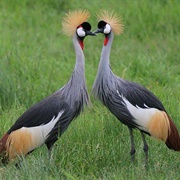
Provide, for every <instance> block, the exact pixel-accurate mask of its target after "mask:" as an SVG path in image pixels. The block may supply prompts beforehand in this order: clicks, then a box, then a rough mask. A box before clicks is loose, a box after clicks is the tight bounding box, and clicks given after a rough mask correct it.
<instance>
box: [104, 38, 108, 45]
mask: <svg viewBox="0 0 180 180" xmlns="http://www.w3.org/2000/svg"><path fill="white" fill-rule="evenodd" d="M107 43H108V37H105V39H104V46H106V45H107Z"/></svg>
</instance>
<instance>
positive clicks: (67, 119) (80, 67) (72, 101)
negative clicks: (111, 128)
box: [0, 10, 95, 161]
mask: <svg viewBox="0 0 180 180" xmlns="http://www.w3.org/2000/svg"><path fill="white" fill-rule="evenodd" d="M89 17H90V13H89V12H88V11H87V10H75V11H72V12H71V11H70V12H68V13H66V15H65V16H64V18H63V21H62V28H63V32H64V33H65V34H66V35H68V36H71V37H72V39H73V45H74V49H75V54H76V64H75V67H74V71H73V73H72V76H71V78H70V80H69V81H68V82H67V84H66V85H65V86H63V87H62V88H61V89H59V90H58V91H56V92H55V93H54V94H52V95H50V96H48V97H47V98H45V99H44V100H42V101H40V102H39V103H37V104H35V105H33V106H32V107H31V108H29V109H28V110H27V111H25V112H24V113H23V114H22V115H21V116H20V117H19V118H18V119H17V121H16V122H15V123H14V125H13V126H12V127H11V128H10V129H9V130H8V131H7V132H6V133H5V134H4V136H3V137H2V138H1V139H0V154H1V156H2V160H3V161H5V160H7V161H12V160H14V159H15V157H16V156H21V155H26V154H29V153H30V152H32V151H33V150H35V149H36V148H38V147H40V146H42V145H43V144H46V146H47V148H48V150H49V153H50V152H51V149H52V147H53V145H54V143H55V142H56V141H57V140H58V137H59V136H61V135H62V134H63V132H64V131H65V130H66V129H67V128H68V126H69V124H70V123H71V121H72V120H73V119H75V118H76V117H77V116H78V115H79V114H80V113H81V111H82V110H83V109H84V107H85V106H86V105H88V102H89V96H88V92H87V88H86V81H85V62H84V54H83V47H84V46H83V40H84V38H85V37H86V36H87V35H95V34H94V33H92V32H91V31H90V30H91V25H90V24H89V23H88V22H86V21H87V19H88V18H89Z"/></svg>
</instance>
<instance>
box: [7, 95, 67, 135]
mask: <svg viewBox="0 0 180 180" xmlns="http://www.w3.org/2000/svg"><path fill="white" fill-rule="evenodd" d="M67 108H68V104H67V103H66V102H65V101H63V99H62V100H61V99H58V100H57V98H56V97H55V96H53V95H52V96H49V97H47V98H46V99H44V100H42V101H40V102H39V103H37V104H35V105H33V106H32V107H31V108H29V109H28V110H27V111H25V112H24V113H23V114H22V115H21V116H20V117H19V118H18V119H17V121H16V122H15V123H14V125H13V126H12V127H11V128H10V129H9V130H8V132H7V133H8V134H10V133H11V132H12V131H15V130H17V129H20V128H22V127H34V126H40V125H42V124H47V123H48V122H49V121H51V120H52V118H53V117H56V116H57V115H58V113H59V112H60V111H61V110H63V109H67Z"/></svg>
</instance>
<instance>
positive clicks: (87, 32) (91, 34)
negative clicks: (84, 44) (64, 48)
mask: <svg viewBox="0 0 180 180" xmlns="http://www.w3.org/2000/svg"><path fill="white" fill-rule="evenodd" d="M86 35H90V36H96V35H97V34H95V33H94V32H91V31H86Z"/></svg>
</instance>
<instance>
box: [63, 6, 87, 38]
mask: <svg viewBox="0 0 180 180" xmlns="http://www.w3.org/2000/svg"><path fill="white" fill-rule="evenodd" d="M89 17H90V13H89V11H88V10H86V9H84V10H82V9H77V10H74V11H69V12H68V13H66V14H65V16H64V18H63V20H62V30H63V32H64V34H65V35H67V36H73V34H74V33H75V31H76V28H77V27H78V26H79V25H81V24H82V23H83V22H86V21H87V20H88V19H89Z"/></svg>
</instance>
